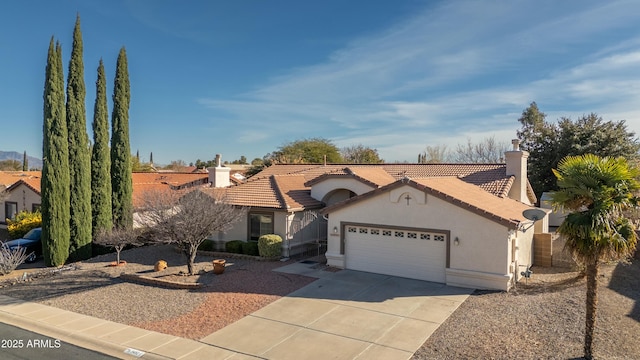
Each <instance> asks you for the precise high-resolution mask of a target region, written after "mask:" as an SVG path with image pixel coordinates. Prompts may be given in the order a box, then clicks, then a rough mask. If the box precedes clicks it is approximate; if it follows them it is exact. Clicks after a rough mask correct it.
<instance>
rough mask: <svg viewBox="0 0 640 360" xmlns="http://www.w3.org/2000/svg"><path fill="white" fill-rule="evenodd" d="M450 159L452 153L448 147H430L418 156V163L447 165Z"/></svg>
mask: <svg viewBox="0 0 640 360" xmlns="http://www.w3.org/2000/svg"><path fill="white" fill-rule="evenodd" d="M450 159H451V153H450V151H449V150H447V145H434V146H431V145H428V146H427V147H426V148H425V150H424V151H423V152H422V153H421V154H418V162H419V163H421V164H439V163H445V162H448V161H449V160H450Z"/></svg>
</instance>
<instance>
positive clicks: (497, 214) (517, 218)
mask: <svg viewBox="0 0 640 360" xmlns="http://www.w3.org/2000/svg"><path fill="white" fill-rule="evenodd" d="M405 185H408V186H412V187H415V188H417V189H421V190H424V191H426V192H427V193H428V194H431V195H433V196H436V197H438V198H440V199H442V200H445V201H447V202H450V203H452V204H455V205H458V206H460V207H462V208H465V209H467V210H469V211H471V212H474V213H476V214H478V215H480V216H483V217H485V218H487V219H489V220H492V221H494V222H497V223H500V224H502V225H504V226H507V227H509V228H512V229H516V228H517V226H518V225H519V224H520V223H521V222H522V221H525V220H526V219H525V218H524V216H522V212H523V211H524V210H527V209H531V208H532V207H531V206H529V205H526V204H523V203H521V202H519V201H516V200H513V199H511V198H501V197H498V196H495V195H493V194H490V193H488V192H486V191H484V190H483V189H481V188H479V187H478V186H475V185H473V184H469V183H467V182H466V181H464V180H462V179H460V178H458V177H452V176H447V177H428V178H421V179H415V180H412V179H408V178H407V179H401V180H398V181H396V182H394V183H392V184H389V185H386V186H383V187H381V188H378V189H376V190H373V191H370V192H368V193H365V194H362V195H359V196H356V197H352V198H350V199H348V200H345V201H343V202H340V203H337V204H335V205H332V206H329V207H326V208H324V209H323V210H322V213H325V214H326V213H331V212H333V211H335V210H338V209H340V208H343V207H346V206H349V205H351V204H353V203H355V202H359V201H362V200H364V199H367V198H370V197H373V196H375V195H378V194H380V193H383V192H386V191H389V190H392V189H395V188H398V187H400V186H405Z"/></svg>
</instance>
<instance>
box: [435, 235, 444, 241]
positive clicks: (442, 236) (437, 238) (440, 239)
mask: <svg viewBox="0 0 640 360" xmlns="http://www.w3.org/2000/svg"><path fill="white" fill-rule="evenodd" d="M433 240H435V241H444V235H435V236H434V237H433Z"/></svg>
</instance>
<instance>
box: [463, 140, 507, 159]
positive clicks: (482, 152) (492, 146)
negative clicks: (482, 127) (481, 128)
mask: <svg viewBox="0 0 640 360" xmlns="http://www.w3.org/2000/svg"><path fill="white" fill-rule="evenodd" d="M507 150H509V144H506V143H499V142H497V141H496V138H495V137H493V136H491V137H487V138H484V139H483V140H482V141H480V142H479V143H477V144H474V143H472V142H471V139H467V144H466V145H461V144H458V147H457V148H456V150H455V152H454V154H453V160H454V162H457V163H472V164H493V163H500V162H503V161H504V153H505V152H506V151H507Z"/></svg>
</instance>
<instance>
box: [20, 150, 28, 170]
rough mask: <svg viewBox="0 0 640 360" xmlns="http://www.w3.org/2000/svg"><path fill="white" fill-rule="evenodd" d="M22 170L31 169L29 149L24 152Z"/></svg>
mask: <svg viewBox="0 0 640 360" xmlns="http://www.w3.org/2000/svg"><path fill="white" fill-rule="evenodd" d="M22 171H29V158H27V151H26V150H25V152H24V154H22Z"/></svg>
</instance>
